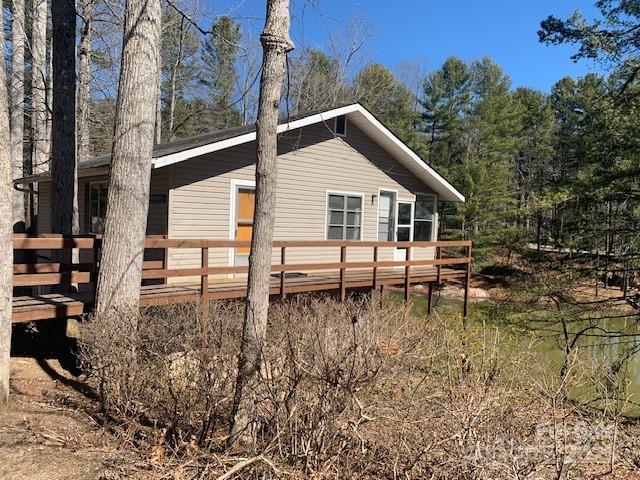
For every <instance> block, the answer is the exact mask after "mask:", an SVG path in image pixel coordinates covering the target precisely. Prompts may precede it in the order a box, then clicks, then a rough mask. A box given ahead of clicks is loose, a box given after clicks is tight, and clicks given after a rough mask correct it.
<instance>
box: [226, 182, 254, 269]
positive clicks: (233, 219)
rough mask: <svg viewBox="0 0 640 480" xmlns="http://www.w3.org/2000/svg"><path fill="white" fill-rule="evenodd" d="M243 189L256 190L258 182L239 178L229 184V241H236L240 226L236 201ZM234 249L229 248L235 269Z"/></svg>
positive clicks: (231, 262)
mask: <svg viewBox="0 0 640 480" xmlns="http://www.w3.org/2000/svg"><path fill="white" fill-rule="evenodd" d="M241 187H251V188H253V189H254V190H255V188H256V181H255V180H242V179H237V178H232V179H231V182H230V184H229V240H235V239H236V226H237V224H238V219H237V216H238V212H237V205H236V199H237V198H238V188H241ZM234 250H235V249H234V248H233V247H230V248H229V253H228V255H229V266H231V267H233V266H234V265H235V254H234Z"/></svg>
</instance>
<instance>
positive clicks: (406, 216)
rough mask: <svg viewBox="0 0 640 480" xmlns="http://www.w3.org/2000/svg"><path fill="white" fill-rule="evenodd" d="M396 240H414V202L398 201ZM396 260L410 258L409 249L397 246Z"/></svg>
mask: <svg viewBox="0 0 640 480" xmlns="http://www.w3.org/2000/svg"><path fill="white" fill-rule="evenodd" d="M396 219H397V220H396V242H410V241H412V240H413V202H403V201H398V212H397V214H396ZM394 260H396V261H400V260H409V259H408V258H407V249H406V248H404V247H396V249H395V251H394Z"/></svg>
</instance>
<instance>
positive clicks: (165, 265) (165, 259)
mask: <svg viewBox="0 0 640 480" xmlns="http://www.w3.org/2000/svg"><path fill="white" fill-rule="evenodd" d="M162 250H163V255H162V269H163V270H166V269H168V268H169V248H168V247H165V248H163V249H162ZM162 283H164V284H166V283H167V277H165V278H163V279H162Z"/></svg>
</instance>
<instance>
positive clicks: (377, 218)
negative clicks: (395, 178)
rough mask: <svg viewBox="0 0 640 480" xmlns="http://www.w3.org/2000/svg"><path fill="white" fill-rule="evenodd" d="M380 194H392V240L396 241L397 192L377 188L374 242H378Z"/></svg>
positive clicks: (390, 189)
mask: <svg viewBox="0 0 640 480" xmlns="http://www.w3.org/2000/svg"><path fill="white" fill-rule="evenodd" d="M381 192H389V193H393V194H394V197H393V203H394V205H393V207H392V208H393V215H394V218H393V239H394V240H395V239H396V218H395V215H396V213H397V212H396V205H397V204H398V193H399V192H398V190H394V189H393V188H378V197H377V199H378V200H377V201H378V205H377V208H376V214H377V215H376V241H377V242H378V241H380V193H381Z"/></svg>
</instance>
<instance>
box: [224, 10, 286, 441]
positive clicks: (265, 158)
mask: <svg viewBox="0 0 640 480" xmlns="http://www.w3.org/2000/svg"><path fill="white" fill-rule="evenodd" d="M289 22H290V20H289V0H268V1H267V18H266V21H265V26H264V30H263V31H262V34H261V35H260V41H261V43H262V49H263V61H262V76H261V78H260V98H259V103H258V119H257V122H256V153H257V160H256V205H255V216H254V221H253V237H252V239H251V253H250V255H249V279H248V283H247V300H246V309H245V317H244V325H243V329H242V343H241V350H240V359H239V366H238V377H237V381H236V390H235V396H234V403H233V411H232V416H233V419H232V426H231V431H230V434H229V443H230V444H233V443H234V442H236V441H241V442H242V443H247V442H251V441H252V440H253V438H254V434H255V431H254V430H255V429H254V428H253V427H254V422H255V413H254V411H253V405H254V399H255V393H256V391H255V387H256V380H257V377H258V374H259V371H260V363H261V361H262V351H263V345H264V342H265V336H266V330H267V313H268V309H269V276H270V274H271V251H272V241H273V225H274V220H275V202H276V181H277V163H276V162H277V156H278V134H277V128H278V109H279V104H280V95H281V90H282V83H283V80H284V74H285V60H286V55H287V53H288V52H290V51H291V50H293V48H294V46H293V42H292V41H291V39H290V38H289Z"/></svg>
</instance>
